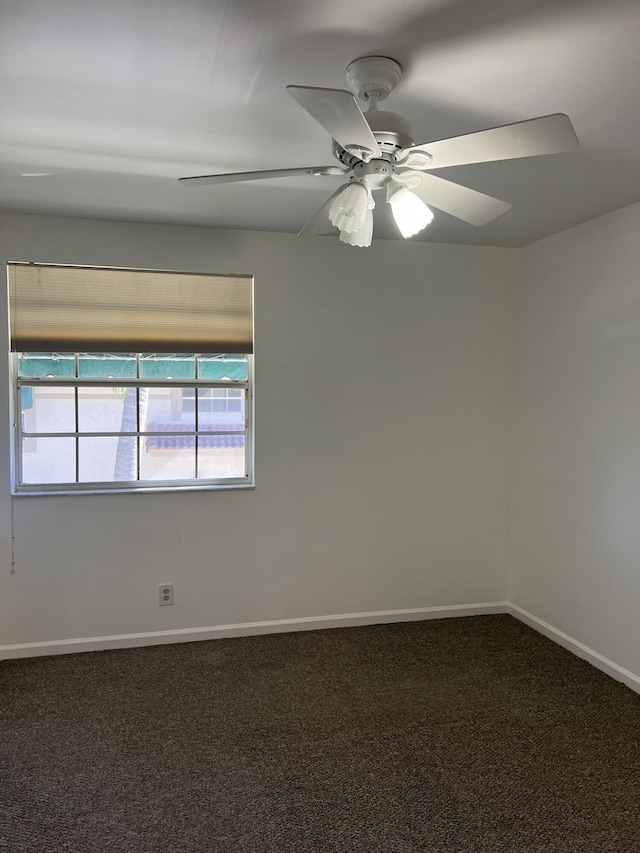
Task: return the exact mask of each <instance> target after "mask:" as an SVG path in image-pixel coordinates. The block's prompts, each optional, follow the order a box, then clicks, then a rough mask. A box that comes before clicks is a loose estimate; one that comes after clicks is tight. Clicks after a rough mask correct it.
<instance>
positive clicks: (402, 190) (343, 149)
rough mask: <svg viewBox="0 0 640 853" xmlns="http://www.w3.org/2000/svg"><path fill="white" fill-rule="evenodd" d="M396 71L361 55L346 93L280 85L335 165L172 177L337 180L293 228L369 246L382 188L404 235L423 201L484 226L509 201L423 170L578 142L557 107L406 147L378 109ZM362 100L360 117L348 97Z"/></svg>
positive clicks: (195, 181)
mask: <svg viewBox="0 0 640 853" xmlns="http://www.w3.org/2000/svg"><path fill="white" fill-rule="evenodd" d="M401 76H402V69H401V67H400V65H399V64H398V63H397V62H396V61H395V60H394V59H391V58H389V57H386V56H364V57H361V58H360V59H356V60H354V61H353V62H351V63H350V64H349V65H348V66H347V71H346V77H347V83H348V84H349V87H350V88H351V90H352V91H351V92H348V91H346V90H344V89H327V88H320V87H313V86H287V91H288V92H289V94H290V95H291V96H292V97H293V98H294V99H295V100H296V101H297V102H298V103H299V104H300V106H302V107H303V108H304V109H305V110H306V111H307V112H308V113H309V114H310V115H311V116H312V117H313V118H314V119H315V120H316V121H317V122H318V124H320V125H321V126H322V127H323V128H324V129H325V130H326V131H328V132H329V133H330V134H331V136H332V147H331V152H332V154H333V156H334V157H335V158H336V160H338V162H339V163H340V166H307V167H303V168H294V169H272V170H267V171H259V172H237V173H232V174H221V175H199V176H195V177H187V178H180V182H181V183H182V184H183V185H184V186H202V185H207V184H224V183H232V182H236V181H253V180H263V179H266V178H283V177H293V176H296V175H309V176H314V177H321V178H324V177H327V176H336V175H340V176H347V175H350V179H349V181H348V182H347V183H346V184H345V185H344V186H343V187H340V188H339V189H338V190H336V191H335V192H334V193H333V195H332V196H331V197H330V198H329V199H327V201H326V202H325V203H324V204H323V205H322V207H321V208H320V210H319V211H318V212H317V213H316V214H315V216H314V217H313V218H312V219H311V220H309V222H308V223H307V224H306V225H305V226H304V228H303V229H302V230H301V231H300V234H301V235H302V234H304V235H312V234H323V233H327V231H329V230H331V227H332V226H333V228H337V229H338V232H339V236H340V240H341V241H342V242H343V243H346V244H347V245H350V246H361V247H362V246H370V245H371V242H372V239H373V209H374V207H375V202H374V200H373V195H372V193H374V192H376V191H377V190H381V189H386V201H387V203H388V204H389V205H390V207H391V211H392V214H393V217H394V220H395V222H396V225H397V226H398V230H399V231H400V234H401V235H402V236H403V237H404V238H405V239H407V238H409V237H413V236H414V235H415V234H418V233H419V232H420V231H422V230H423V229H424V228H426V227H427V226H428V225H429V223H430V222H431V221H432V220H433V218H434V214H433V212H432V210H431V208H430V207H429V205H431V206H433V207H435V208H437V209H439V210H441V211H443V212H445V213H447V214H449V215H450V216H455V217H457V218H458V219H461V220H463V221H464V222H468V223H470V224H471V225H477V226H479V225H484V224H486V223H487V222H490V221H491V220H492V219H495V218H496V217H498V216H501V215H502V214H503V213H505V212H506V211H507V210H509V209H510V207H511V205H510V204H508V203H507V202H503V201H500V200H498V199H495V198H492V197H491V196H488V195H485V194H484V193H480V192H477V191H476V190H472V189H470V188H467V187H464V186H461V185H459V184H455V183H453V182H452V181H447V180H445V179H444V178H440V177H438V176H436V175H432V174H429V170H431V169H445V168H449V167H451V166H462V165H467V164H472V163H487V162H496V161H500V160H511V159H516V158H521V157H535V156H540V155H543V154H557V153H562V152H566V151H572V150H573V149H575V148H576V147H577V146H578V140H577V137H576V135H575V131H574V130H573V126H572V124H571V121H570V120H569V118H568V116H566V115H564V114H562V113H555V114H553V115H548V116H542V117H540V118H533V119H529V120H527V121H521V122H517V123H515V124H508V125H503V126H500V127H494V128H490V129H488V130H482V131H478V132H476V133H469V134H465V135H463V136H455V137H452V138H450V139H441V140H436V141H433V142H427V143H421V144H419V145H415V140H414V138H413V130H412V127H411V124H410V123H409V121H408V120H407V119H406V118H404V117H403V116H401V115H398V114H397V113H393V112H388V111H383V110H379V109H378V102H379V101H382V100H384V99H385V98H387V97H388V96H389V95H390V94H391V92H392V91H393V90H394V89H395V87H396V86H397V85H398V83H399V82H400V79H401ZM354 95H357V97H358V98H360V100H362V101H364V102H365V103H366V104H367V111H366V113H363V112H362V110H361V108H360V106H359V104H358V102H357V100H356V98H355V97H354Z"/></svg>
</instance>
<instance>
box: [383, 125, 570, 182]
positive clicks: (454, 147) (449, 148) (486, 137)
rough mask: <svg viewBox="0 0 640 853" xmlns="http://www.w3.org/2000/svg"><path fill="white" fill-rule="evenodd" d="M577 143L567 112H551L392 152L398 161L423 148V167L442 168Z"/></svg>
mask: <svg viewBox="0 0 640 853" xmlns="http://www.w3.org/2000/svg"><path fill="white" fill-rule="evenodd" d="M577 147H578V138H577V136H576V134H575V131H574V129H573V125H572V124H571V121H570V119H569V117H568V116H566V115H564V114H563V113H554V114H553V115H549V116H542V117H541V118H532V119H528V120H527V121H519V122H516V123H515V124H505V125H503V126H502V127H492V128H491V129H490V130H480V131H478V132H477V133H467V134H466V135H465V136H453V137H451V139H440V140H438V141H437V142H428V143H424V144H422V145H414V146H413V147H412V148H405V149H404V150H403V151H401V152H400V153H399V154H398V155H397V156H396V162H397V163H398V165H401V163H402V161H403V160H405V159H406V158H407V156H408V155H409V154H410V153H411V152H413V151H427V152H428V153H429V154H430V155H431V156H432V157H433V160H432V162H431V163H430V164H429V165H428V166H427V167H426V168H427V169H446V168H448V167H449V166H466V165H467V164H469V163H489V162H493V161H496V160H514V159H516V158H518V157H538V156H540V155H542V154H560V153H562V152H563V151H572V150H573V149H574V148H577Z"/></svg>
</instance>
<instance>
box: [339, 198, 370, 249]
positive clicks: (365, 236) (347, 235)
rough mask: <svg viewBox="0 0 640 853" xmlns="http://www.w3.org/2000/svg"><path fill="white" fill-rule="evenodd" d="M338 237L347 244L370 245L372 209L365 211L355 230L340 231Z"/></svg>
mask: <svg viewBox="0 0 640 853" xmlns="http://www.w3.org/2000/svg"><path fill="white" fill-rule="evenodd" d="M340 239H341V240H342V242H343V243H346V244H347V245H348V246H361V247H363V248H364V247H366V246H370V245H371V242H372V240H373V210H372V209H371V208H369V209H368V210H366V211H365V214H364V220H363V222H362V225H361V226H360V228H358V230H357V231H341V232H340Z"/></svg>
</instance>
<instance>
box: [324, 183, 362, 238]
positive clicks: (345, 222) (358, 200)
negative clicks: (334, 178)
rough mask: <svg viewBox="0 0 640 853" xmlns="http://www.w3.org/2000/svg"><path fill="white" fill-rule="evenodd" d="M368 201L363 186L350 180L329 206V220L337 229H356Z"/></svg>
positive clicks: (347, 230)
mask: <svg viewBox="0 0 640 853" xmlns="http://www.w3.org/2000/svg"><path fill="white" fill-rule="evenodd" d="M368 201H369V193H368V192H367V190H366V188H365V186H364V185H363V184H361V183H360V182H359V181H351V182H350V183H348V184H347V185H346V187H345V188H344V189H343V191H342V192H341V193H340V194H339V195H337V196H336V198H335V199H334V201H333V203H332V205H331V207H330V208H329V221H330V222H331V224H332V225H335V227H336V228H337V229H338V230H339V231H346V232H347V233H352V232H353V231H358V230H359V229H360V228H361V227H362V223H363V222H364V217H365V214H366V212H367V204H368Z"/></svg>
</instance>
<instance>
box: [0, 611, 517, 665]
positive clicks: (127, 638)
mask: <svg viewBox="0 0 640 853" xmlns="http://www.w3.org/2000/svg"><path fill="white" fill-rule="evenodd" d="M507 612H508V605H507V603H506V602H500V601H495V602H489V603H486V604H453V605H451V606H449V607H418V608H415V609H412V610H377V611H372V612H371V613H342V614H339V615H337V616H307V617H303V618H301V619H277V620H274V621H272V622H243V623H240V624H237V625H213V626H209V627H206V628H179V629H177V630H172V631H149V632H146V633H143V634H115V635H113V636H110V637H82V638H80V639H74V640H50V641H45V642H40V643H15V644H13V645H6V646H0V660H8V659H10V658H26V657H39V656H41V655H68V654H72V653H73V652H96V651H102V650H105V649H125V648H135V647H138V646H156V645H162V644H164V643H192V642H194V641H196V640H216V639H220V638H222V637H247V636H253V635H257V634H280V633H284V632H288V631H317V630H319V629H321V628H349V627H355V626H357V625H380V624H384V623H390V622H415V621H419V620H423V619H448V618H451V617H454V616H487V615H489V614H492V613H507Z"/></svg>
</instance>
